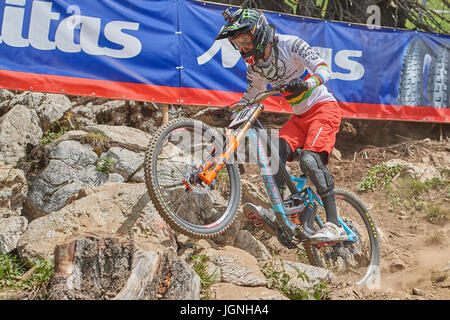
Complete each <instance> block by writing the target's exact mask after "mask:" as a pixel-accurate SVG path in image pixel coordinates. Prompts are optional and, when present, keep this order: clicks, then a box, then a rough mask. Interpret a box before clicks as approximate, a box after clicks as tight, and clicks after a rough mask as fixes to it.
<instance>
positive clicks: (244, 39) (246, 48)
mask: <svg viewBox="0 0 450 320" xmlns="http://www.w3.org/2000/svg"><path fill="white" fill-rule="evenodd" d="M230 41H231V43H232V44H233V46H234V47H235V48H236V49H237V50H239V51H241V52H242V53H248V52H250V51H251V50H252V49H253V36H252V34H251V33H250V32H247V33H243V34H240V35H238V36H237V37H236V38H234V39H231V40H230Z"/></svg>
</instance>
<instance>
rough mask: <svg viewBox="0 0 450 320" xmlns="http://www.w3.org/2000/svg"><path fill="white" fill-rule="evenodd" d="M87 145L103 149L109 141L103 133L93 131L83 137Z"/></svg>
mask: <svg viewBox="0 0 450 320" xmlns="http://www.w3.org/2000/svg"><path fill="white" fill-rule="evenodd" d="M85 139H86V141H87V143H89V144H91V145H92V146H94V147H103V146H104V145H106V144H107V143H108V141H109V140H110V139H109V138H108V136H106V135H105V134H104V133H103V132H100V131H97V130H94V131H90V132H89V133H88V134H87V135H86V137H85Z"/></svg>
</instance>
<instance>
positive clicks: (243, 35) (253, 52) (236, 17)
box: [216, 7, 275, 64]
mask: <svg viewBox="0 0 450 320" xmlns="http://www.w3.org/2000/svg"><path fill="white" fill-rule="evenodd" d="M222 14H223V16H224V18H225V20H226V21H227V23H226V24H225V25H224V26H223V27H222V29H221V30H220V32H219V34H218V35H217V37H216V40H220V39H225V38H228V40H229V41H230V42H231V44H232V45H233V47H234V48H235V49H236V50H239V52H240V53H241V56H242V57H243V58H244V60H245V62H247V63H249V64H255V63H256V62H258V60H259V59H261V58H263V57H264V53H265V50H266V47H267V45H269V44H270V43H271V42H273V37H274V34H275V32H274V27H272V26H271V25H269V23H268V21H267V18H266V17H265V16H264V14H263V13H262V12H261V11H259V10H256V9H249V8H247V7H243V8H240V9H238V10H236V12H235V13H233V15H230V13H229V11H228V9H227V10H225V11H224V12H223V13H222Z"/></svg>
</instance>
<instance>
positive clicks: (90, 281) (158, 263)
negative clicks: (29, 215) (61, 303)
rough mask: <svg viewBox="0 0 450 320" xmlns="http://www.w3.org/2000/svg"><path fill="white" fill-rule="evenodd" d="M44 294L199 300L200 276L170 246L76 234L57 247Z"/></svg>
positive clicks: (65, 298)
mask: <svg viewBox="0 0 450 320" xmlns="http://www.w3.org/2000/svg"><path fill="white" fill-rule="evenodd" d="M93 270H95V271H96V272H92V271H93ZM49 293H50V297H51V298H52V299H57V300H72V299H88V300H92V299H97V300H98V299H116V300H138V299H139V300H141V299H142V300H144V299H145V300H156V299H165V300H166V299H167V300H182V299H189V300H194V299H196V300H198V299H199V296H200V278H199V277H198V275H197V274H196V273H195V272H194V271H193V270H192V268H190V267H189V265H188V264H187V263H185V262H184V261H181V260H180V259H179V258H178V257H177V255H176V254H175V253H174V252H173V251H171V250H168V249H165V248H161V247H158V246H155V245H154V244H149V243H147V242H144V243H141V244H140V245H139V244H138V243H136V242H134V241H132V240H131V239H129V238H125V237H121V236H118V235H116V234H100V235H98V234H81V235H78V236H76V237H74V238H72V239H69V240H68V241H66V242H65V243H62V244H60V245H58V246H57V247H56V249H55V273H54V275H53V277H52V279H51V281H50V284H49Z"/></svg>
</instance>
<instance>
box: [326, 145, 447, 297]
mask: <svg viewBox="0 0 450 320" xmlns="http://www.w3.org/2000/svg"><path fill="white" fill-rule="evenodd" d="M402 140H403V142H399V143H395V144H393V145H385V146H379V147H376V146H366V147H364V148H361V149H360V150H354V151H353V150H352V151H353V155H352V152H351V151H350V148H348V149H347V150H343V151H344V152H342V153H343V156H342V158H341V160H338V159H336V158H334V159H333V160H332V161H331V163H330V170H331V171H332V173H333V174H334V176H335V179H336V181H338V184H339V185H341V186H344V187H346V188H347V189H350V190H351V191H353V192H354V193H356V194H357V195H358V197H359V198H360V199H361V200H362V201H363V202H364V203H366V204H367V205H368V207H369V208H370V211H371V215H372V217H373V219H374V220H375V222H376V225H377V227H378V229H379V230H380V231H381V234H382V237H381V240H382V241H381V288H380V289H379V290H375V291H369V290H363V289H361V288H355V287H351V286H346V285H343V284H339V285H338V286H336V287H335V288H334V289H335V291H334V292H333V294H332V298H337V299H426V300H429V299H445V300H448V299H450V223H449V222H450V219H449V218H450V216H449V212H450V205H449V201H450V198H449V190H450V189H449V188H450V184H449V178H450V175H449V174H448V169H449V167H450V141H449V140H448V139H440V141H439V140H431V139H429V138H425V139H420V140H414V139H407V138H404V139H402ZM349 151H350V152H349ZM391 159H401V160H403V161H407V162H409V163H415V164H422V163H423V164H426V165H427V166H429V167H432V166H434V167H436V168H437V169H438V170H445V172H446V176H445V177H444V178H443V180H441V185H439V186H437V187H436V188H433V189H430V190H428V191H424V192H422V193H420V195H418V196H416V197H414V198H413V199H412V198H410V197H408V195H407V193H408V190H406V191H407V192H406V193H405V194H403V195H400V196H398V198H396V199H393V197H392V194H390V193H389V191H387V190H386V188H377V190H376V191H368V192H360V191H359V190H358V187H357V186H358V184H359V183H360V182H361V181H362V179H363V177H364V176H365V174H366V172H367V170H369V168H373V167H374V166H376V165H377V164H380V163H384V162H387V161H388V160H391ZM393 183H395V182H393ZM417 185H418V186H422V185H423V184H418V183H417ZM394 201H396V202H394ZM435 206H436V207H438V208H439V210H440V211H439V213H440V214H441V215H442V219H441V220H440V221H435V222H434V223H430V221H429V215H430V214H432V212H430V210H431V209H430V208H435ZM436 222H437V223H436Z"/></svg>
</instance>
